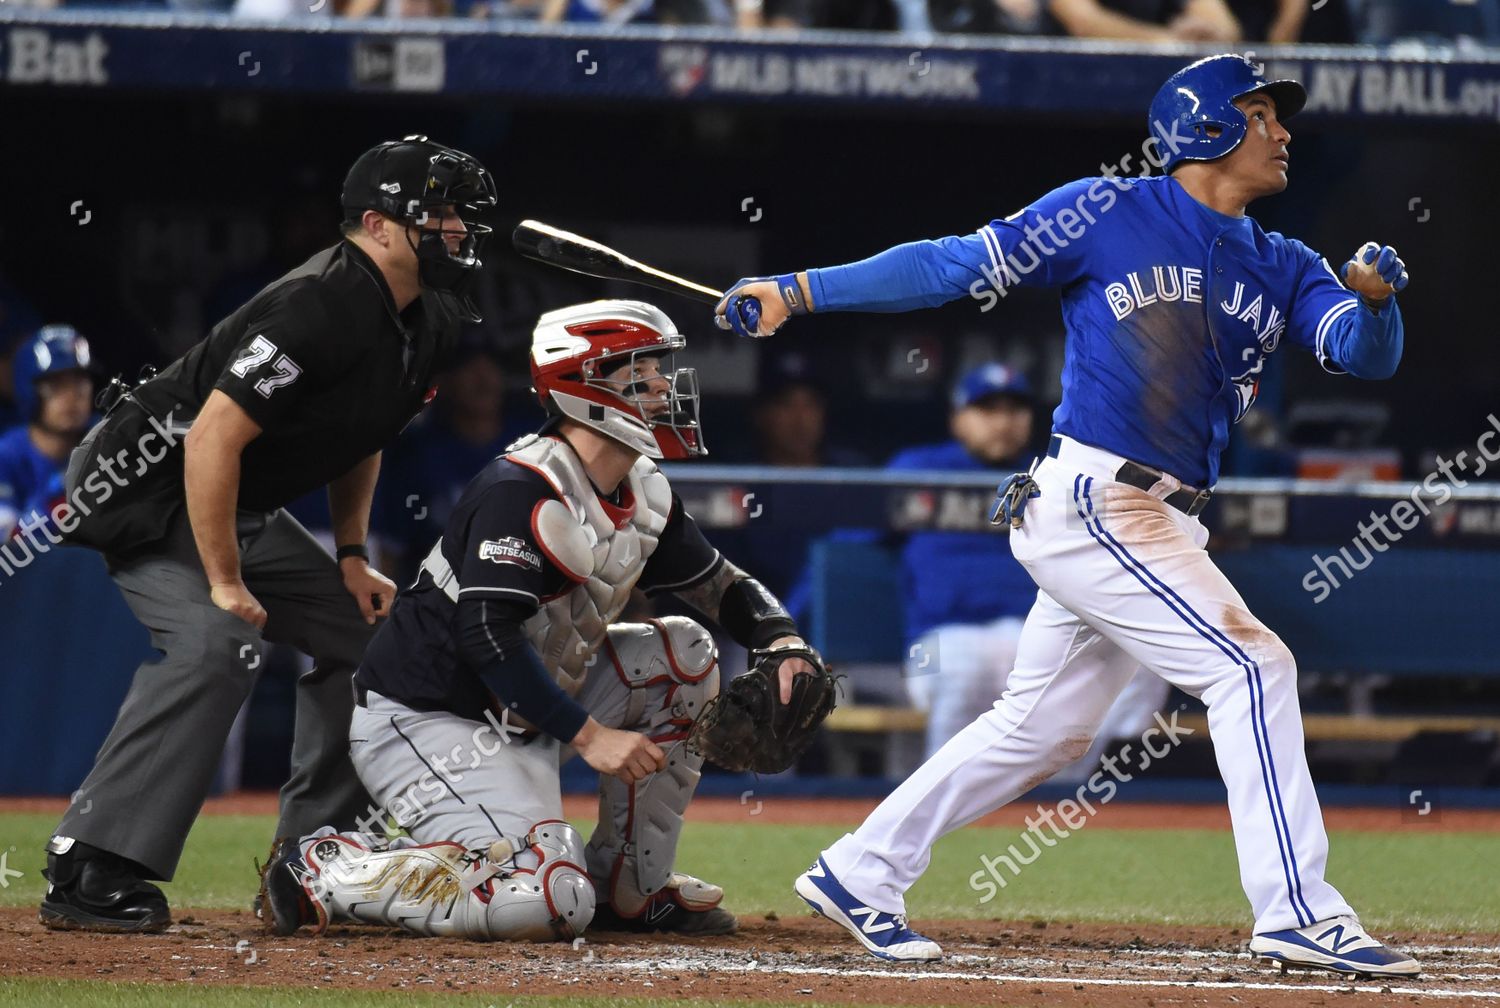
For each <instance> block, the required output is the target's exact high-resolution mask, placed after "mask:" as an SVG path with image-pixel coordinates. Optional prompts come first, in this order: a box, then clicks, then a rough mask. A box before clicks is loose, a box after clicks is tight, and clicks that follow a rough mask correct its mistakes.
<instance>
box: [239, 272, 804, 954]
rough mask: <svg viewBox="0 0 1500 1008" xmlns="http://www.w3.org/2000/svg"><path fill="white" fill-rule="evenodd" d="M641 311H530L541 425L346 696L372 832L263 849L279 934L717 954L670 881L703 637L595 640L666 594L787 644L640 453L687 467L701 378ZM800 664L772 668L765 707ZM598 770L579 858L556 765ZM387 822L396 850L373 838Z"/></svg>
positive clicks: (403, 600)
mask: <svg viewBox="0 0 1500 1008" xmlns="http://www.w3.org/2000/svg"><path fill="white" fill-rule="evenodd" d="M683 345H684V340H683V338H682V336H680V335H679V334H678V332H677V329H676V326H674V325H673V324H672V321H671V320H670V319H669V318H667V316H666V315H665V314H663V313H662V312H661V311H660V310H658V309H657V308H654V307H652V306H651V305H649V304H644V303H642V302H639V301H596V302H592V303H589V304H582V305H575V306H573V307H569V308H561V309H558V310H556V311H552V312H548V313H547V314H546V315H543V316H542V317H541V319H540V321H539V322H538V323H537V327H536V330H535V333H534V336H533V340H532V349H531V373H532V379H533V382H534V385H535V388H536V392H537V395H538V397H539V398H540V399H541V402H542V405H543V407H544V408H545V409H546V411H547V413H548V414H549V417H550V418H549V419H548V421H547V423H546V424H545V425H544V426H543V427H542V429H541V431H540V432H539V433H537V434H531V435H528V436H526V437H524V438H522V439H521V440H519V441H517V442H515V443H514V444H513V445H511V446H510V449H509V451H508V452H507V453H506V454H505V455H502V456H500V457H499V458H497V459H495V460H494V461H493V462H491V463H490V464H489V465H488V466H486V467H485V468H484V469H483V470H481V471H480V473H479V474H478V475H477V476H476V477H475V478H474V479H473V481H472V482H470V484H469V486H468V488H467V489H466V490H465V491H464V493H463V495H462V496H461V497H460V499H459V501H458V503H457V505H456V506H455V507H454V509H453V513H452V515H451V516H450V517H449V519H448V522H447V525H446V526H445V528H444V531H443V535H442V537H441V538H440V539H439V540H438V541H437V543H436V544H435V545H434V546H433V547H432V551H431V552H430V553H429V554H428V555H427V559H426V560H424V561H423V563H422V570H421V573H420V574H419V575H418V578H417V580H416V582H415V583H414V584H413V585H412V586H411V587H410V588H408V589H406V590H404V591H403V592H402V593H401V596H400V598H399V599H398V600H397V602H396V605H395V609H394V611H393V612H392V615H391V619H390V621H389V622H388V623H387V624H386V625H385V626H384V627H383V628H382V629H381V631H380V632H379V633H378V634H377V635H376V638H375V640H374V641H373V643H372V644H371V646H370V649H369V652H368V653H367V654H366V655H365V659H364V661H363V663H362V664H361V665H360V668H359V672H358V673H357V675H356V676H355V683H356V686H357V700H356V704H357V706H356V710H355V714H354V720H353V724H352V727H351V729H350V751H351V754H352V756H353V759H354V765H355V767H356V768H357V769H358V771H359V775H360V779H361V780H363V781H364V783H365V786H366V787H367V788H368V789H369V791H370V793H371V794H372V795H373V796H374V797H375V800H376V802H377V803H378V804H379V808H378V809H377V810H373V811H372V815H371V816H370V817H369V818H370V820H371V826H370V827H367V828H366V829H367V830H370V831H369V832H344V833H333V832H332V831H328V830H320V831H317V832H315V833H312V835H309V836H305V837H303V838H301V839H300V840H285V841H281V842H278V844H277V845H276V847H275V848H273V851H272V856H271V858H270V860H269V862H268V864H267V866H266V869H265V873H264V875H263V880H262V893H263V899H264V900H265V902H266V903H267V904H268V905H269V907H270V909H271V911H272V914H273V925H274V928H275V929H276V931H277V932H278V933H280V934H290V933H291V932H293V931H295V930H296V929H297V928H298V927H300V926H302V925H303V924H318V925H326V924H327V923H328V922H329V921H368V922H376V923H384V924H388V925H393V926H399V927H403V928H406V929H407V930H410V931H414V932H416V933H418V934H423V935H445V936H462V937H468V938H474V939H480V940H493V939H571V938H573V937H575V936H576V935H578V934H581V933H582V932H583V930H584V929H585V928H586V927H588V926H589V924H590V923H591V922H592V923H593V925H594V927H595V928H596V929H603V930H631V931H653V930H661V931H675V932H680V933H686V934H695V935H719V934H727V933H729V932H731V931H733V930H734V927H735V919H734V917H733V916H732V915H731V914H729V913H728V912H727V911H725V910H723V909H722V908H721V907H720V906H719V902H720V900H721V899H722V898H723V895H724V894H723V891H722V890H721V889H719V887H717V886H714V885H710V884H709V883H707V882H703V881H700V880H698V879H695V878H693V877H691V876H689V875H684V874H681V873H679V872H677V871H676V870H675V863H674V862H675V855H676V849H677V839H678V835H679V833H680V832H681V830H682V815H683V811H684V810H685V809H686V808H687V804H688V800H689V799H690V798H691V797H692V794H693V790H694V788H695V787H696V786H697V784H698V778H699V770H700V768H701V766H702V764H703V757H702V756H701V755H696V754H695V753H693V752H690V751H689V750H688V748H687V747H686V746H685V745H683V742H684V740H685V739H686V738H687V736H688V731H689V728H690V727H691V726H692V724H693V722H694V720H695V718H697V716H698V714H699V713H700V712H701V711H702V710H703V708H704V705H705V704H706V703H707V702H708V701H709V700H710V699H711V698H713V697H714V696H715V695H716V694H717V693H718V690H719V668H718V652H717V648H716V647H715V645H714V642H713V638H712V637H711V636H710V635H709V633H708V631H707V630H705V629H704V628H703V627H701V626H700V625H698V624H697V623H696V622H694V621H693V620H691V619H688V618H686V617H682V616H668V617H665V618H663V619H653V620H650V621H648V622H645V623H615V622H614V620H615V619H616V618H617V617H618V616H619V615H620V613H621V611H622V610H623V609H624V607H625V604H626V602H627V600H628V599H629V597H630V594H631V590H632V589H633V588H635V587H640V588H643V589H645V590H646V592H647V593H648V594H659V593H661V592H672V593H673V594H675V595H677V596H678V597H679V598H680V599H682V600H684V601H686V602H687V603H689V604H690V605H691V606H692V607H693V608H694V609H696V610H698V611H699V612H702V613H704V614H705V615H707V616H709V617H710V618H712V619H713V620H714V621H715V622H717V623H718V624H719V625H720V626H722V627H723V628H724V630H725V631H726V632H727V633H728V634H729V635H730V636H731V637H732V638H733V639H734V640H735V641H737V642H738V643H740V644H742V645H743V646H745V647H746V648H748V649H752V650H754V649H770V650H771V651H772V652H773V653H774V652H775V651H776V650H781V649H790V648H794V647H805V645H804V644H803V642H802V640H801V638H800V637H799V636H798V635H797V629H796V626H795V624H794V623H793V622H792V620H791V618H790V617H789V616H788V615H787V613H786V611H785V610H784V609H783V608H782V606H781V604H780V603H779V602H778V601H777V600H776V599H775V597H774V596H772V595H771V594H770V592H768V591H767V590H766V589H765V588H764V587H762V586H761V585H760V584H759V583H758V582H757V581H756V580H755V579H753V578H751V577H749V576H748V575H746V574H745V573H744V572H743V571H741V570H739V569H738V568H737V567H735V566H734V565H733V564H731V563H729V562H728V561H726V560H725V559H724V558H723V557H722V556H721V555H720V554H719V552H718V551H717V550H715V549H714V548H713V547H712V546H710V545H709V543H708V542H707V541H706V540H705V539H704V537H703V534H702V533H701V532H700V531H699V529H698V526H697V525H696V524H695V523H694V521H693V519H692V517H691V516H690V515H688V514H687V512H685V511H684V510H683V507H682V502H681V500H679V499H678V497H677V495H676V494H675V493H673V491H672V488H671V487H670V486H669V485H668V484H667V479H666V477H665V476H664V475H663V474H662V473H661V471H660V470H659V469H658V468H657V466H656V463H655V461H654V460H656V459H662V458H666V459H681V458H687V457H690V456H695V455H702V454H704V448H703V442H702V436H701V432H700V429H699V425H698V392H697V379H696V376H695V375H694V372H693V371H692V370H690V369H680V370H674V369H672V365H671V363H670V357H671V355H672V354H673V353H674V352H675V351H677V350H679V349H681V348H682V346H683ZM804 671H812V670H811V669H810V668H809V666H808V663H807V662H806V661H803V660H801V659H792V658H788V659H786V660H784V661H782V662H781V664H780V679H779V683H780V690H781V700H782V702H783V703H785V702H787V700H788V699H789V698H790V696H791V687H792V683H793V679H794V677H795V676H796V675H797V674H798V673H799V672H804ZM575 752H576V753H577V754H578V755H580V756H582V757H583V759H584V761H585V762H587V763H588V764H589V766H591V767H593V768H594V769H595V770H597V771H598V772H599V781H600V787H599V824H598V827H597V828H596V829H595V830H594V834H593V837H592V839H591V840H590V841H589V843H588V844H587V846H585V845H584V843H583V841H582V839H581V838H580V837H579V835H578V834H577V833H576V832H575V831H574V829H573V828H572V827H571V826H569V825H568V824H567V823H566V822H564V821H562V798H561V794H560V788H559V781H558V769H559V764H560V762H561V761H563V760H566V759H568V758H570V757H571V756H572V754H573V753H575ZM387 816H388V817H390V818H391V819H394V820H395V822H396V823H397V824H398V825H400V826H401V827H403V828H404V829H405V830H406V831H407V833H408V834H409V837H410V840H403V841H402V842H399V843H390V842H387V841H386V840H385V839H384V838H382V837H379V836H377V835H374V833H373V830H374V827H376V826H377V825H378V824H379V823H381V822H382V821H383V820H384V819H385V817H387Z"/></svg>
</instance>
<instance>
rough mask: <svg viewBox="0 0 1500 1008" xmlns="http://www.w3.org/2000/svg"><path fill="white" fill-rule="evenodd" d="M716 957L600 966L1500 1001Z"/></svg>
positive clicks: (1340, 988)
mask: <svg viewBox="0 0 1500 1008" xmlns="http://www.w3.org/2000/svg"><path fill="white" fill-rule="evenodd" d="M713 958H714V957H707V956H705V957H699V958H696V959H635V960H630V959H624V960H608V961H599V962H598V963H597V966H598V968H602V969H612V970H623V971H627V972H652V973H662V972H671V971H673V970H681V971H692V970H701V969H705V968H709V969H713V970H715V971H717V972H723V973H759V974H766V975H774V974H777V973H781V974H785V975H787V976H817V977H828V978H830V979H836V978H842V977H861V978H872V979H873V978H884V979H888V980H988V981H991V982H993V983H1014V984H1028V983H1030V984H1058V985H1061V984H1074V985H1078V986H1084V987H1160V988H1168V989H1182V988H1187V987H1192V988H1195V989H1198V990H1265V991H1320V992H1323V993H1328V994H1338V993H1351V994H1419V995H1423V996H1425V997H1436V998H1459V997H1472V998H1489V999H1493V1000H1496V1001H1500V990H1494V991H1473V990H1451V989H1445V988H1436V987H1395V986H1391V985H1389V984H1388V983H1385V982H1383V981H1380V980H1374V981H1367V982H1366V984H1365V985H1364V986H1356V985H1354V984H1303V983H1298V984H1289V983H1250V982H1229V981H1219V980H1200V981H1191V980H1157V979H1139V980H1113V979H1107V978H1103V977H1072V976H1068V977H1059V976H1023V975H1020V974H1007V973H966V972H962V971H959V970H934V969H911V968H904V967H903V968H898V969H886V970H880V969H840V968H836V967H829V966H791V965H786V966H773V965H762V964H761V963H759V962H757V961H751V962H748V963H743V962H724V961H718V960H715V961H712V962H710V961H708V960H710V959H713Z"/></svg>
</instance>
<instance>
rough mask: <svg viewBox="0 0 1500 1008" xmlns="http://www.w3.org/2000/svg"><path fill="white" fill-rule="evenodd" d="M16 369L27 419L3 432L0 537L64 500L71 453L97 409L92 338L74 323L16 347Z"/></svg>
mask: <svg viewBox="0 0 1500 1008" xmlns="http://www.w3.org/2000/svg"><path fill="white" fill-rule="evenodd" d="M14 369H15V371H14V373H15V385H16V402H17V404H18V405H19V407H20V410H21V416H22V418H23V422H22V424H21V425H20V426H17V427H14V428H12V429H11V430H9V431H7V432H6V433H5V434H4V435H0V539H8V538H10V537H11V536H12V535H13V534H17V533H21V532H25V531H26V529H27V528H36V527H39V525H40V523H41V519H42V517H44V516H46V515H47V514H48V512H50V511H51V510H52V507H53V506H54V505H55V504H57V503H59V502H60V501H61V500H62V499H63V486H62V475H63V471H64V470H65V469H66V468H67V464H68V456H69V455H70V454H72V451H73V449H74V448H75V447H77V445H78V442H79V441H81V440H83V435H84V434H85V432H87V431H88V428H89V421H90V418H91V417H92V415H93V409H94V381H93V378H92V377H91V376H90V375H89V344H88V340H86V339H84V338H83V337H82V336H80V335H78V331H77V330H76V329H74V328H73V327H72V326H70V325H49V326H43V327H42V328H41V329H40V330H38V331H37V334H36V336H35V337H33V338H32V339H30V340H28V341H27V342H25V343H23V344H22V345H21V346H20V347H19V348H18V349H17V351H16V356H15V364H14ZM23 523H24V527H23Z"/></svg>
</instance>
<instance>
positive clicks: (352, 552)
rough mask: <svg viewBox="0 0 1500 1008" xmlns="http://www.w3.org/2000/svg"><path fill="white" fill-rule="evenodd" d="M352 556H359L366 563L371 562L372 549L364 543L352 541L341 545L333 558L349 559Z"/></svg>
mask: <svg viewBox="0 0 1500 1008" xmlns="http://www.w3.org/2000/svg"><path fill="white" fill-rule="evenodd" d="M350 557H359V558H360V559H361V560H363V561H364V562H365V563H369V562H370V550H369V547H367V546H366V545H365V544H364V543H350V544H349V545H347V546H340V547H339V548H338V549H337V550H335V551H334V554H333V558H334V559H335V560H338V561H343V560H347V559H349V558H350Z"/></svg>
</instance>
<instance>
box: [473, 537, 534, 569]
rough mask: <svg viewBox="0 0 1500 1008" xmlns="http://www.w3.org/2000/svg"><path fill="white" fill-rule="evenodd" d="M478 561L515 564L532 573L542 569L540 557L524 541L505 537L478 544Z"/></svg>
mask: <svg viewBox="0 0 1500 1008" xmlns="http://www.w3.org/2000/svg"><path fill="white" fill-rule="evenodd" d="M479 559H481V560H489V561H492V562H494V563H497V564H515V565H516V566H517V567H529V568H531V569H532V570H534V571H539V570H541V569H542V557H541V555H540V554H539V553H537V551H536V550H534V549H532V548H531V547H530V546H529V545H528V544H527V543H526V541H525V540H524V539H518V538H516V537H515V536H507V537H506V538H504V539H486V540H484V542H482V543H480V544H479Z"/></svg>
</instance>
